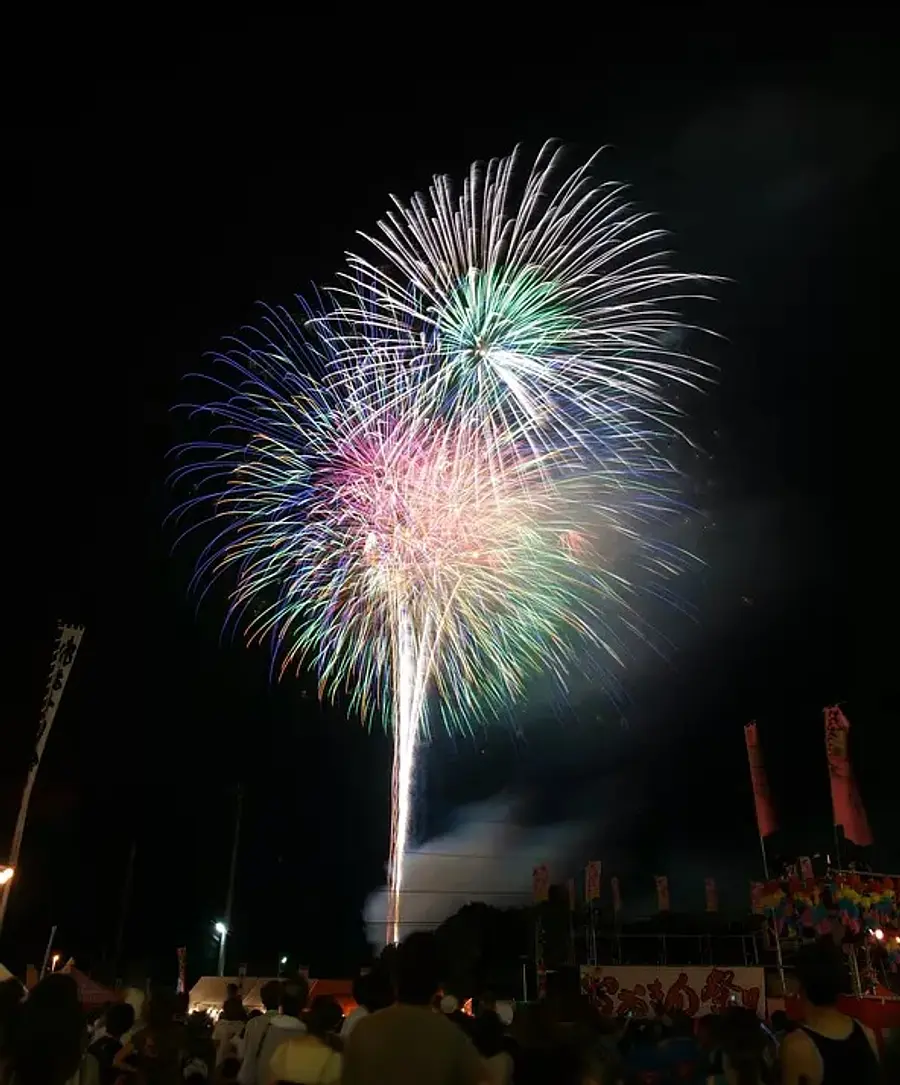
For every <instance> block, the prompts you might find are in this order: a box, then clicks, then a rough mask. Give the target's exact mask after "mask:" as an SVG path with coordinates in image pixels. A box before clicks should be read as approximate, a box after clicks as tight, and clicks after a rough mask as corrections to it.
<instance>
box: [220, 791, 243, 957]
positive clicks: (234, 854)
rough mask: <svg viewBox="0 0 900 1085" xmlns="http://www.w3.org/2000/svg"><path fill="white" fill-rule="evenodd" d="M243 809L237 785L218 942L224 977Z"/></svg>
mask: <svg viewBox="0 0 900 1085" xmlns="http://www.w3.org/2000/svg"><path fill="white" fill-rule="evenodd" d="M243 808H244V786H243V784H238V789H237V812H236V814H235V819H234V844H233V845H232V847H231V870H230V872H229V874H228V896H227V897H226V898H225V921H224V923H223V924H222V926H223V927H224V928H225V929H224V931H221V932H220V940H219V975H220V976H224V975H225V940H226V939H227V937H228V935H229V933H230V932H231V913H232V910H233V908H234V882H235V877H236V876H237V860H238V850H239V848H240V843H241V815H242V813H243Z"/></svg>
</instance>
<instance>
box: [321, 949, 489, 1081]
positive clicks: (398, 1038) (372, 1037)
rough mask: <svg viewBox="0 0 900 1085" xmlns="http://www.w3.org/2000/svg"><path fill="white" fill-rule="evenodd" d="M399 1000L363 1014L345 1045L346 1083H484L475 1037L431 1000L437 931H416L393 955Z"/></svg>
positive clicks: (437, 978)
mask: <svg viewBox="0 0 900 1085" xmlns="http://www.w3.org/2000/svg"><path fill="white" fill-rule="evenodd" d="M394 972H395V992H396V996H397V1001H396V1002H395V1003H394V1005H393V1006H389V1007H388V1008H387V1009H385V1010H379V1011H378V1013H373V1014H371V1016H369V1017H364V1018H363V1019H362V1020H361V1021H360V1022H359V1024H358V1025H357V1026H356V1028H355V1029H354V1030H353V1033H352V1034H351V1036H350V1039H349V1041H348V1042H347V1047H346V1050H345V1051H344V1068H343V1077H342V1078H341V1081H342V1083H343V1085H424V1083H425V1082H427V1083H428V1085H484V1083H485V1082H487V1080H488V1078H487V1071H486V1069H485V1066H484V1063H483V1062H482V1060H481V1058H480V1057H479V1055H478V1052H477V1051H476V1050H475V1048H474V1047H473V1046H472V1043H471V1041H470V1040H469V1039H468V1037H466V1036H465V1034H464V1033H463V1032H462V1031H461V1030H460V1029H458V1028H456V1026H455V1025H453V1024H451V1022H450V1021H448V1020H447V1019H446V1017H444V1015H443V1014H441V1013H432V1010H431V1000H432V999H433V998H434V995H435V993H436V992H437V990H438V988H439V986H440V978H441V966H440V960H439V957H438V952H437V943H436V941H435V938H434V935H433V934H431V933H429V932H425V931H417V932H416V933H414V934H411V935H410V936H409V938H407V939H406V941H405V942H402V943H401V944H400V945H399V946H398V947H397V950H396V954H395V956H394Z"/></svg>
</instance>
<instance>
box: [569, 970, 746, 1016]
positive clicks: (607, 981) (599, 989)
mask: <svg viewBox="0 0 900 1085" xmlns="http://www.w3.org/2000/svg"><path fill="white" fill-rule="evenodd" d="M581 990H582V991H583V992H584V994H586V995H587V996H588V997H589V998H590V1000H591V1002H592V1003H593V1004H594V1005H595V1006H596V1007H597V1009H598V1010H599V1011H600V1013H602V1014H603V1015H604V1016H607V1017H621V1016H624V1015H625V1014H631V1015H632V1016H633V1017H652V1016H653V1007H654V1005H655V1004H657V1003H658V1004H660V1005H661V1006H662V1007H663V1008H664V1010H665V1011H667V1012H668V1013H675V1012H681V1013H686V1014H688V1016H689V1017H703V1016H705V1015H706V1014H708V1013H722V1012H723V1011H724V1010H726V1009H727V1008H728V1007H729V1006H743V1007H745V1008H746V1009H748V1010H752V1011H753V1012H754V1013H755V1014H758V1015H759V1016H760V1017H765V1015H766V998H765V976H764V973H763V970H762V968H706V967H700V968H693V967H691V968H667V967H658V968H655V967H653V966H652V965H647V966H643V965H582V967H581Z"/></svg>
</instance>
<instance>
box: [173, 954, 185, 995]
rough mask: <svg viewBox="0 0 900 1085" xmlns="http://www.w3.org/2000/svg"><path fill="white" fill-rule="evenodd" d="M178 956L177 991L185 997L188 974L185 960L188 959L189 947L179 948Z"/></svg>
mask: <svg viewBox="0 0 900 1085" xmlns="http://www.w3.org/2000/svg"><path fill="white" fill-rule="evenodd" d="M175 952H176V953H177V954H178V984H177V987H176V990H177V991H178V993H179V994H180V995H183V994H184V992H185V991H186V990H187V982H186V980H187V974H186V964H185V958H186V957H187V946H179V947H178V949H177V950H176V951H175Z"/></svg>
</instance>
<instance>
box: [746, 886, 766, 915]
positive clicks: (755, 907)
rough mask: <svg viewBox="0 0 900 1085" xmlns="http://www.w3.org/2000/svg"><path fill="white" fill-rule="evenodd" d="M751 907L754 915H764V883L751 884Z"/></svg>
mask: <svg viewBox="0 0 900 1085" xmlns="http://www.w3.org/2000/svg"><path fill="white" fill-rule="evenodd" d="M750 907H751V909H752V911H753V914H754V915H764V914H765V908H764V907H763V883H762V882H751V883H750Z"/></svg>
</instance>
